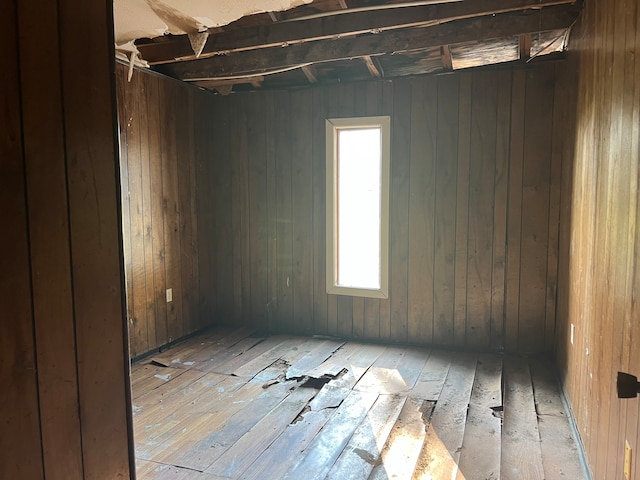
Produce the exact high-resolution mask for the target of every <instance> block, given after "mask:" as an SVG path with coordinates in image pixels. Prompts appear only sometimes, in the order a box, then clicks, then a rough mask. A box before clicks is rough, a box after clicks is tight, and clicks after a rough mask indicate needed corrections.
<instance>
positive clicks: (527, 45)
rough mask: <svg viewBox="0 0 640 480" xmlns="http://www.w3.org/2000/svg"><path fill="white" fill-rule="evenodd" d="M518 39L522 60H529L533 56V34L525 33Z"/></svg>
mask: <svg viewBox="0 0 640 480" xmlns="http://www.w3.org/2000/svg"><path fill="white" fill-rule="evenodd" d="M518 40H519V41H518V43H519V45H520V60H527V59H528V58H530V57H531V34H530V33H523V34H521V35H520V37H519V39H518Z"/></svg>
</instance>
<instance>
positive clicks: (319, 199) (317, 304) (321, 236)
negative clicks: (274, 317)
mask: <svg viewBox="0 0 640 480" xmlns="http://www.w3.org/2000/svg"><path fill="white" fill-rule="evenodd" d="M326 91H327V90H326V89H321V88H315V89H313V91H312V93H311V97H312V108H313V120H312V127H311V128H313V132H320V131H323V130H324V128H325V121H326V118H328V117H327V116H326V113H325V108H326V103H327V102H326V101H325V95H326ZM312 148H313V152H312V155H313V158H312V177H313V178H312V182H313V185H312V190H313V210H312V212H311V213H312V216H313V321H312V329H313V331H314V332H326V331H327V327H328V324H327V301H328V299H327V281H326V275H327V267H326V254H327V249H326V247H325V238H326V187H325V184H326V178H327V173H326V172H327V170H326V163H327V157H326V153H325V139H324V137H323V136H321V135H317V134H314V135H313V138H312ZM377 328H378V324H377V320H376V325H375V329H376V335H377ZM365 332H366V330H365ZM365 335H366V333H365Z"/></svg>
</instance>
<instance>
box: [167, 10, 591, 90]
mask: <svg viewBox="0 0 640 480" xmlns="http://www.w3.org/2000/svg"><path fill="white" fill-rule="evenodd" d="M519 1H521V0H519ZM474 3H475V2H474ZM482 3H483V4H484V3H486V2H482ZM511 3H513V0H511ZM578 13H579V8H578V6H576V5H555V6H550V7H547V8H543V9H540V10H538V11H536V12H533V13H531V12H530V13H529V14H522V13H521V12H520V13H501V14H496V15H490V16H483V17H477V18H470V19H464V20H454V21H450V22H447V23H439V24H437V25H433V26H431V27H424V28H410V29H401V30H392V31H387V32H381V33H378V34H369V35H361V36H357V37H352V38H337V39H331V40H318V41H314V42H308V43H304V44H296V45H290V46H287V47H285V48H280V47H278V48H268V49H260V50H250V51H241V52H235V53H229V54H227V55H220V56H215V57H209V58H205V59H200V60H197V61H185V62H178V63H174V64H171V65H165V66H158V67H157V68H158V70H160V71H162V72H164V73H166V74H168V75H170V76H173V77H176V78H179V79H182V80H189V81H193V80H199V79H206V78H215V77H216V76H220V75H232V74H233V75H241V74H244V73H249V72H260V71H262V70H268V69H273V68H284V67H289V66H294V65H300V64H305V63H319V62H327V61H334V60H344V59H350V58H357V57H363V56H365V55H369V56H376V55H383V54H387V53H394V52H406V51H411V50H418V49H424V48H428V47H439V46H442V45H452V44H456V43H465V42H473V41H483V40H489V39H492V38H500V37H508V36H518V35H520V34H523V33H532V32H537V31H545V30H555V29H566V28H568V27H569V26H571V25H572V24H573V23H574V22H575V19H576V18H577V15H578Z"/></svg>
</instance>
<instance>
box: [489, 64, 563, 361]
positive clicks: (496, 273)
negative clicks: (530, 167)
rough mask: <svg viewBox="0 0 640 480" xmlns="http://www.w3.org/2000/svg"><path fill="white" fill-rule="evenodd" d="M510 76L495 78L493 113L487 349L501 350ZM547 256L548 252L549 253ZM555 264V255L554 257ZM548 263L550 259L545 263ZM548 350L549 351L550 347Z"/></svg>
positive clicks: (503, 75)
mask: <svg viewBox="0 0 640 480" xmlns="http://www.w3.org/2000/svg"><path fill="white" fill-rule="evenodd" d="M511 84H512V75H511V74H510V73H509V72H501V73H500V75H499V77H498V82H497V87H498V97H497V105H496V107H497V112H496V164H495V170H494V181H493V183H494V194H493V249H492V257H493V258H492V268H491V325H490V330H491V348H492V349H498V350H500V349H502V348H504V330H505V321H504V318H505V316H504V315H505V310H504V309H505V273H506V263H507V261H506V245H507V218H508V217H507V205H508V193H509V192H508V188H509V133H510V129H509V126H510V121H511ZM550 254H551V252H550ZM554 260H555V261H556V263H557V256H556V257H554ZM549 261H550V262H551V261H552V260H549ZM549 348H552V346H550V347H549Z"/></svg>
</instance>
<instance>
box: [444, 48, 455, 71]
mask: <svg viewBox="0 0 640 480" xmlns="http://www.w3.org/2000/svg"><path fill="white" fill-rule="evenodd" d="M442 66H443V67H444V68H446V69H447V70H453V61H452V60H451V48H450V47H449V45H443V46H442Z"/></svg>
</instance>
